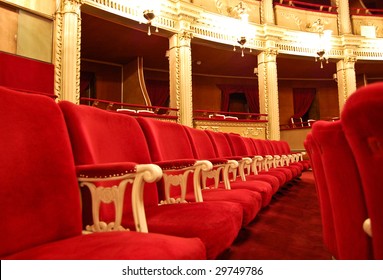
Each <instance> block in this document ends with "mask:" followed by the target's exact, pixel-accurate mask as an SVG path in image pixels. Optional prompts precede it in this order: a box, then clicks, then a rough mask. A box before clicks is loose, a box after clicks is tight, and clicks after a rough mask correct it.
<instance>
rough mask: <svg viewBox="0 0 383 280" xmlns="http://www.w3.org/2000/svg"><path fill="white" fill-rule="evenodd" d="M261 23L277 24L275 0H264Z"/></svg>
mask: <svg viewBox="0 0 383 280" xmlns="http://www.w3.org/2000/svg"><path fill="white" fill-rule="evenodd" d="M261 23H262V24H265V23H267V24H275V18H274V5H273V0H262V3H261Z"/></svg>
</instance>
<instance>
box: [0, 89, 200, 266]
mask: <svg viewBox="0 0 383 280" xmlns="http://www.w3.org/2000/svg"><path fill="white" fill-rule="evenodd" d="M0 127H1V130H2V131H1V133H0V153H1V157H0V176H1V187H0V205H1V206H0V209H1V212H2V224H3V229H2V230H1V232H0V258H1V259H24V260H25V259H45V260H46V259H121V260H127V259H203V258H206V252H205V248H204V246H203V243H202V242H201V241H200V240H199V239H197V238H190V239H186V238H178V237H171V236H165V235H159V234H145V233H138V232H128V231H115V232H106V233H99V234H82V225H81V206H80V192H79V186H78V181H77V179H76V168H75V165H74V161H73V155H72V150H71V147H70V140H69V136H68V132H67V128H66V126H65V122H64V118H63V116H62V113H61V112H60V109H59V108H58V106H57V104H56V103H55V102H54V101H53V100H52V99H51V98H49V97H45V96H39V95H31V94H26V93H20V92H16V91H11V90H8V89H5V88H4V87H0ZM105 167H106V166H82V167H79V168H78V169H79V170H81V171H79V172H80V173H82V174H88V175H89V178H90V177H91V176H90V175H91V173H94V174H96V175H98V176H101V175H108V174H115V172H117V171H116V170H115V169H114V168H112V167H113V165H109V166H108V167H109V169H106V168H105ZM116 167H119V169H121V168H124V169H122V170H134V169H136V170H137V172H132V173H127V174H124V175H122V176H121V177H124V178H130V179H134V177H135V176H136V175H137V179H135V181H136V183H135V184H136V187H139V186H140V184H139V183H140V180H142V177H147V178H149V177H151V175H150V173H151V172H150V170H154V171H156V170H157V171H158V172H157V175H156V176H160V175H161V172H160V169H159V168H158V167H157V168H156V167H155V166H154V165H150V166H140V165H136V164H133V163H120V164H118V165H116ZM151 167H152V168H151ZM141 169H143V172H142V171H139V170H141ZM120 172H121V170H120ZM135 174H136V175H135ZM152 175H153V176H152V177H153V178H152V179H153V180H154V179H156V176H154V175H155V173H154V172H153V174H152ZM157 179H158V178H157ZM179 248H182V250H180V249H179Z"/></svg>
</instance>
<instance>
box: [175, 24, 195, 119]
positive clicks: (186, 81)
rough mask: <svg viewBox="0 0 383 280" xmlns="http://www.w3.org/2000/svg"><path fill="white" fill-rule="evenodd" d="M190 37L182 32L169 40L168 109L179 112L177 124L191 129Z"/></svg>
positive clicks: (188, 33) (189, 34)
mask: <svg viewBox="0 0 383 280" xmlns="http://www.w3.org/2000/svg"><path fill="white" fill-rule="evenodd" d="M192 37H193V34H192V33H191V32H187V31H182V32H180V33H178V34H175V35H173V36H172V37H171V38H170V40H169V45H170V49H169V73H170V107H173V108H177V109H178V110H179V111H178V123H181V124H183V125H186V126H189V127H193V94H192V66H191V63H192V56H191V48H190V43H191V39H192Z"/></svg>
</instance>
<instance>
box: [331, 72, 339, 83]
mask: <svg viewBox="0 0 383 280" xmlns="http://www.w3.org/2000/svg"><path fill="white" fill-rule="evenodd" d="M332 78H333V80H334V81H335V82H336V83H337V82H338V75H337V74H336V73H334V74H332Z"/></svg>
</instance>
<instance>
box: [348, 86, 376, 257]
mask: <svg viewBox="0 0 383 280" xmlns="http://www.w3.org/2000/svg"><path fill="white" fill-rule="evenodd" d="M382 93H383V83H375V84H370V85H367V86H366V87H362V88H359V89H358V90H357V91H356V92H355V93H353V94H352V95H351V96H350V97H349V98H348V100H347V102H346V104H345V105H344V108H343V112H342V114H341V121H342V123H343V127H344V131H345V135H346V138H347V140H348V142H349V143H350V147H351V150H352V152H353V154H354V156H355V159H356V163H357V166H358V170H359V173H360V176H361V180H362V187H363V192H364V197H365V200H366V205H367V211H368V217H369V218H370V221H371V226H370V230H371V233H372V244H373V251H374V252H373V253H374V258H375V259H378V260H382V259H383V211H382V206H383V188H382V174H383V143H382V142H383V129H382V128H383V126H382V123H383V94H382Z"/></svg>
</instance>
